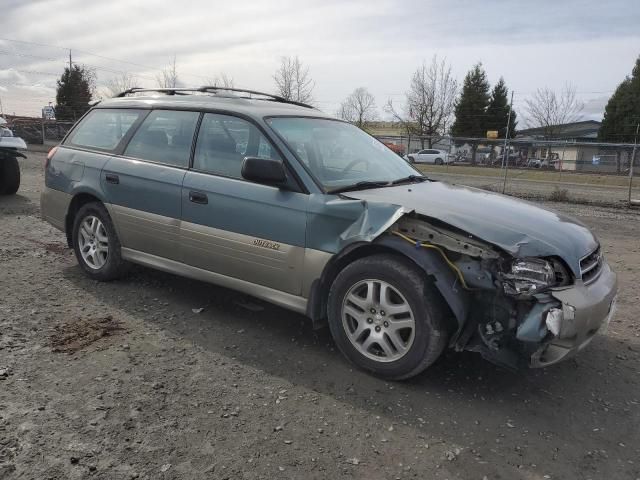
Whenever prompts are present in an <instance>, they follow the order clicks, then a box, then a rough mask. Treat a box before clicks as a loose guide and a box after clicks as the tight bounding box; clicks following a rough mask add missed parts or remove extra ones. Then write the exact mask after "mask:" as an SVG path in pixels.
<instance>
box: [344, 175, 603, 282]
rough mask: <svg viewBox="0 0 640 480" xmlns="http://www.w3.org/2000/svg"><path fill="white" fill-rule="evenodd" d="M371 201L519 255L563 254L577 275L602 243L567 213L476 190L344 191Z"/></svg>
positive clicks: (435, 186) (424, 186)
mask: <svg viewBox="0 0 640 480" xmlns="http://www.w3.org/2000/svg"><path fill="white" fill-rule="evenodd" d="M344 196H347V197H350V198H354V199H359V200H364V201H366V202H368V203H375V202H384V203H390V204H395V205H398V206H400V207H404V209H405V210H407V211H415V212H416V213H418V214H420V215H424V216H426V217H430V218H434V219H437V220H440V221H442V222H444V223H447V224H449V225H451V226H452V227H455V228H458V229H460V230H463V231H465V232H467V233H469V234H471V235H473V236H474V237H477V238H478V239H481V240H484V241H485V242H488V243H491V244H493V245H495V246H497V247H499V248H501V249H503V250H505V251H507V252H509V253H510V254H512V255H513V256H515V257H529V256H531V257H534V256H556V255H557V256H559V257H561V258H562V259H564V261H565V262H567V264H568V265H569V267H570V268H571V269H572V270H573V272H574V274H575V275H576V276H578V277H579V276H580V259H581V258H582V257H584V256H585V255H587V254H589V253H591V252H592V251H593V250H594V249H595V248H596V247H597V245H598V242H597V240H596V238H595V237H594V235H593V234H592V233H591V231H590V230H589V229H588V228H587V227H586V226H584V225H583V224H582V223H580V222H579V221H578V220H575V219H573V218H571V217H568V216H566V215H563V214H560V213H557V212H554V211H552V210H547V209H544V208H541V207H538V206H536V205H533V204H531V203H529V202H525V201H521V200H516V199H514V198H511V197H508V196H505V195H500V194H497V193H492V192H487V191H484V190H480V189H477V188H471V187H464V186H460V185H451V184H447V183H442V182H430V181H429V182H423V183H416V184H409V185H398V186H395V187H384V188H376V189H372V190H361V191H355V192H348V193H345V194H344Z"/></svg>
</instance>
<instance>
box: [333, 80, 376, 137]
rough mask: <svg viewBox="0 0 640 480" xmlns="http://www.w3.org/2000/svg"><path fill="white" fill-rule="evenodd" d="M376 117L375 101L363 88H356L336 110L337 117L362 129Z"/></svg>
mask: <svg viewBox="0 0 640 480" xmlns="http://www.w3.org/2000/svg"><path fill="white" fill-rule="evenodd" d="M377 116H378V112H377V111H376V99H375V98H374V96H373V95H372V94H371V93H369V91H368V90H367V89H366V88H364V87H359V88H356V89H355V90H354V91H353V92H352V93H351V95H349V96H348V97H347V98H345V99H344V101H343V102H342V103H341V104H340V108H339V109H338V117H339V118H341V119H343V120H346V121H347V122H350V123H353V124H354V125H356V126H358V127H360V128H363V127H364V126H365V125H366V124H367V123H369V122H371V121H373V120H375V119H376V117H377Z"/></svg>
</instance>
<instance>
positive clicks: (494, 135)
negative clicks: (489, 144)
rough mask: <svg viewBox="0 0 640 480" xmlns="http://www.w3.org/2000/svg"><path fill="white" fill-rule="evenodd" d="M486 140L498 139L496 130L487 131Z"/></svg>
mask: <svg viewBox="0 0 640 480" xmlns="http://www.w3.org/2000/svg"><path fill="white" fill-rule="evenodd" d="M487 138H498V130H487Z"/></svg>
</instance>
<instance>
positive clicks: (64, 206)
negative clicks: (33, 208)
mask: <svg viewBox="0 0 640 480" xmlns="http://www.w3.org/2000/svg"><path fill="white" fill-rule="evenodd" d="M71 198H72V197H71V195H70V194H68V193H65V192H61V191H60V190H54V189H53V188H49V187H45V189H44V190H43V191H42V193H41V194H40V211H41V213H42V218H43V219H44V220H46V221H47V222H49V223H50V224H51V225H53V226H54V227H56V228H57V229H59V230H62V231H63V232H64V231H65V219H66V216H67V212H68V211H69V204H70V203H71Z"/></svg>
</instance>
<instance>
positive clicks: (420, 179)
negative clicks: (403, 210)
mask: <svg viewBox="0 0 640 480" xmlns="http://www.w3.org/2000/svg"><path fill="white" fill-rule="evenodd" d="M427 180H429V179H428V178H427V177H425V176H424V175H409V176H408V177H403V178H398V179H397V180H394V181H393V182H391V185H398V184H399V183H406V182H418V183H421V182H425V181H427Z"/></svg>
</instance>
